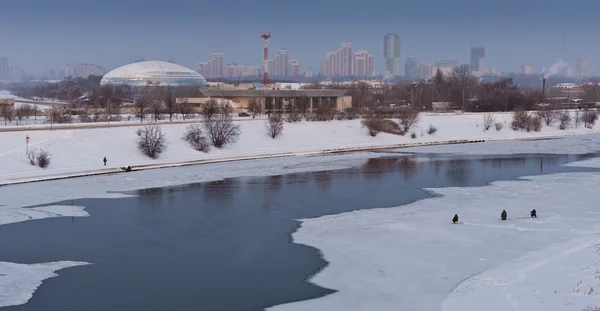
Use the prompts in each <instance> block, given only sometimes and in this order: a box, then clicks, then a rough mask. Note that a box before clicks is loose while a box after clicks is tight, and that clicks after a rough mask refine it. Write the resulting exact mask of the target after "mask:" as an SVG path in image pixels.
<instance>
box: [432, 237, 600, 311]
mask: <svg viewBox="0 0 600 311" xmlns="http://www.w3.org/2000/svg"><path fill="white" fill-rule="evenodd" d="M598 243H599V240H598V238H597V237H596V236H592V237H586V238H583V239H580V240H575V241H569V242H567V243H562V244H560V245H557V246H554V247H550V248H547V249H544V250H542V251H537V252H531V253H529V254H527V255H525V256H523V257H521V258H518V259H515V260H513V261H510V262H508V263H505V264H502V265H499V266H497V267H495V268H492V269H490V270H488V271H485V272H483V273H481V274H479V275H477V276H475V277H473V278H470V279H468V280H466V281H465V282H463V283H462V284H460V285H459V286H458V287H457V288H456V289H455V290H454V291H452V294H450V296H449V297H448V298H447V299H446V300H445V301H444V304H443V306H442V311H463V310H488V311H505V310H527V311H547V310H563V309H564V310H576V311H582V310H583V309H584V308H586V307H588V306H592V305H598V306H600V297H599V296H598V292H597V291H600V288H599V287H598V285H599V283H600V282H599V281H598V278H600V262H599V261H598V252H597V249H596V245H597V244H598ZM561 308H562V309H561Z"/></svg>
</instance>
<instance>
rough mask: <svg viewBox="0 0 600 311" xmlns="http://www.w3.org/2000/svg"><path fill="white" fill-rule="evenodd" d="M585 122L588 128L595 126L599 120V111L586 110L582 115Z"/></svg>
mask: <svg viewBox="0 0 600 311" xmlns="http://www.w3.org/2000/svg"><path fill="white" fill-rule="evenodd" d="M581 119H582V121H583V124H584V126H585V127H586V128H589V129H591V128H593V127H594V125H595V124H596V120H598V113H597V112H596V111H594V110H585V111H584V112H583V115H582V116H581Z"/></svg>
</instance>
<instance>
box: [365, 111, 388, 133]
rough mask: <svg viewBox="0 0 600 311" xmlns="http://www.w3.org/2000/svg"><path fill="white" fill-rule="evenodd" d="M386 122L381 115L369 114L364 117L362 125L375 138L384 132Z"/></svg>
mask: <svg viewBox="0 0 600 311" xmlns="http://www.w3.org/2000/svg"><path fill="white" fill-rule="evenodd" d="M384 121H385V119H384V118H383V117H382V115H381V114H377V113H369V114H366V115H365V116H364V117H363V119H362V121H361V124H362V125H363V126H364V127H366V128H367V129H368V130H369V135H371V136H373V137H375V136H377V134H379V132H381V131H382V129H383V123H384Z"/></svg>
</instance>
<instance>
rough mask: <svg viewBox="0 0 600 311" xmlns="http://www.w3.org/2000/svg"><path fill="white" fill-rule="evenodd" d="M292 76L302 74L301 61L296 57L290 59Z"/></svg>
mask: <svg viewBox="0 0 600 311" xmlns="http://www.w3.org/2000/svg"><path fill="white" fill-rule="evenodd" d="M290 76H292V77H298V76H300V63H299V62H298V60H296V59H292V60H291V61H290Z"/></svg>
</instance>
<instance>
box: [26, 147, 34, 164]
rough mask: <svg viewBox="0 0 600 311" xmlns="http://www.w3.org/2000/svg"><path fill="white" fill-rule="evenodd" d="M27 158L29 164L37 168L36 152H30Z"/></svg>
mask: <svg viewBox="0 0 600 311" xmlns="http://www.w3.org/2000/svg"><path fill="white" fill-rule="evenodd" d="M27 158H28V159H29V164H31V165H33V166H35V152H34V151H29V153H28V154H27Z"/></svg>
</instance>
